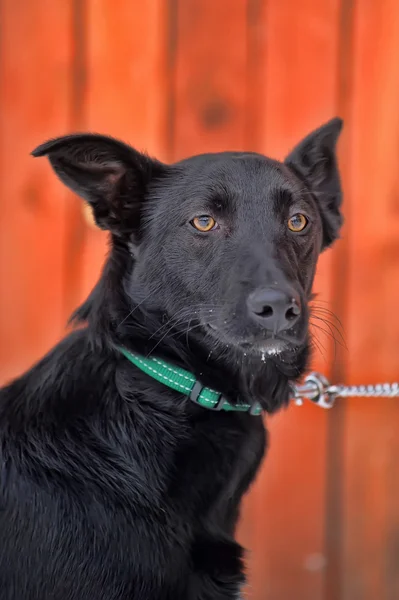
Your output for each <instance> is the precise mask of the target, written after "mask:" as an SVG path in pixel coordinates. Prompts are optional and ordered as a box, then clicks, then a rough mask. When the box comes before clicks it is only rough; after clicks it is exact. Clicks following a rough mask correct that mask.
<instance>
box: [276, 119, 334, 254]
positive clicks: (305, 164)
mask: <svg viewBox="0 0 399 600" xmlns="http://www.w3.org/2000/svg"><path fill="white" fill-rule="evenodd" d="M342 125H343V121H342V119H339V118H335V119H332V120H331V121H329V122H328V123H326V124H325V125H322V127H320V128H319V129H316V131H313V132H312V133H311V134H309V135H308V136H307V137H306V138H305V139H304V140H302V142H300V143H299V144H298V146H296V147H295V148H294V150H293V151H292V152H291V154H289V156H287V158H286V159H285V161H284V162H285V164H286V165H287V166H288V167H290V168H291V169H292V170H293V171H295V173H296V174H297V175H298V176H299V177H300V179H302V181H304V183H305V184H306V186H307V187H308V189H309V191H311V192H312V193H313V194H314V196H315V198H316V200H317V202H318V205H319V207H320V212H321V217H322V221H323V233H324V236H323V249H324V248H327V247H328V246H330V245H331V244H332V242H333V241H334V240H335V239H336V238H337V237H338V235H339V231H340V228H341V225H342V222H343V218H342V214H341V210H340V208H341V202H342V190H341V181H340V176H339V172H338V167H337V157H336V150H335V147H336V143H337V140H338V137H339V134H340V132H341V129H342Z"/></svg>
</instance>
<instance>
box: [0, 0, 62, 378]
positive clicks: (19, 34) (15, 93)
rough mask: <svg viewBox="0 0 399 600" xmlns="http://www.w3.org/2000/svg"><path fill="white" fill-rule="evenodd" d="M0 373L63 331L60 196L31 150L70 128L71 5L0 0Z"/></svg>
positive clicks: (13, 369) (8, 372) (13, 370)
mask: <svg viewBox="0 0 399 600" xmlns="http://www.w3.org/2000/svg"><path fill="white" fill-rule="evenodd" d="M0 10H1V20H0V27H1V35H0V168H1V177H0V205H1V217H0V281H1V293H0V340H1V343H0V379H1V381H2V382H4V381H5V380H7V379H9V378H10V377H12V376H14V375H16V374H17V373H19V372H21V371H22V370H23V369H25V368H27V367H28V366H29V365H30V364H31V362H32V361H34V360H36V359H37V358H38V357H39V356H40V355H41V354H42V353H44V352H45V351H46V350H47V349H48V348H49V347H50V346H51V345H52V344H53V343H54V342H55V341H56V340H57V339H58V338H59V336H60V335H61V333H62V331H63V328H64V312H63V302H64V259H65V218H64V217H65V212H66V204H65V203H66V192H65V189H64V190H63V189H62V188H61V186H60V185H59V183H58V182H57V181H56V178H55V177H54V175H53V173H52V172H51V169H50V167H49V165H48V164H47V161H45V160H34V159H33V158H32V157H30V155H29V154H30V151H31V150H33V148H34V147H35V146H36V145H38V144H39V143H40V142H42V141H43V140H44V139H46V138H48V137H52V136H54V135H57V134H59V133H60V132H65V131H67V130H68V126H69V99H70V92H71V77H70V68H71V56H72V54H71V19H72V13H71V3H70V2H68V0H65V1H64V2H62V3H54V2H52V1H51V0H38V1H37V2H31V1H30V0H1V3H0Z"/></svg>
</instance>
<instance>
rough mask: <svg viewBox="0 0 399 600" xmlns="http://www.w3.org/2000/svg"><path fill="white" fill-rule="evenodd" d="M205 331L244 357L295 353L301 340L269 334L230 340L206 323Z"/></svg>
mask: <svg viewBox="0 0 399 600" xmlns="http://www.w3.org/2000/svg"><path fill="white" fill-rule="evenodd" d="M205 326H206V329H207V330H208V331H209V333H210V334H211V335H212V337H214V338H216V339H217V341H219V342H221V343H224V344H226V345H229V346H232V347H234V348H236V349H237V350H241V351H242V352H243V353H244V354H245V355H247V354H258V355H261V356H262V357H266V356H279V355H280V354H283V353H286V352H289V353H290V354H291V353H295V352H296V351H298V350H299V348H300V346H301V344H302V343H303V340H302V339H300V340H299V339H296V338H292V339H291V338H289V337H288V336H287V338H284V337H282V336H275V335H271V334H270V333H269V334H263V335H261V336H259V337H251V338H249V339H245V338H243V339H239V338H236V337H234V338H231V337H230V336H226V334H225V333H224V332H222V331H221V330H220V329H219V328H218V327H217V326H216V325H215V324H213V323H206V325H205Z"/></svg>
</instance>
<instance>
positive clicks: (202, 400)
mask: <svg viewBox="0 0 399 600" xmlns="http://www.w3.org/2000/svg"><path fill="white" fill-rule="evenodd" d="M119 350H120V351H121V352H122V354H123V355H124V356H125V357H126V358H127V359H128V360H130V362H131V363H133V364H134V365H135V366H136V367H138V368H139V369H141V371H143V373H146V374H147V375H149V376H150V377H152V378H153V379H155V380H156V381H159V382H160V383H163V384H164V385H166V386H168V387H170V388H171V389H172V390H175V391H176V392H180V393H181V394H184V395H185V396H188V397H189V398H190V400H192V401H193V402H195V403H196V404H199V405H200V406H202V407H203V408H208V409H209V410H228V411H240V412H249V413H250V414H251V415H255V416H256V415H260V414H261V412H262V408H261V406H260V405H259V404H258V403H255V404H253V405H251V404H230V403H229V402H228V401H227V400H226V399H225V398H224V397H223V396H222V394H220V393H219V392H216V391H215V390H212V389H211V388H207V387H204V386H203V385H202V384H201V383H200V382H199V381H198V380H197V379H195V377H194V375H193V374H192V373H190V372H189V371H185V370H184V369H181V368H180V367H175V366H172V365H169V364H168V363H166V362H165V361H163V360H161V359H159V358H152V357H147V358H144V357H142V356H139V355H138V354H134V353H133V352H129V351H128V350H126V348H123V347H122V346H121V347H119Z"/></svg>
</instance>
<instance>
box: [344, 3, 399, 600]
mask: <svg viewBox="0 0 399 600" xmlns="http://www.w3.org/2000/svg"><path fill="white" fill-rule="evenodd" d="M353 35H354V56H353V61H354V66H353V73H354V79H353V87H352V112H351V169H350V178H349V179H348V185H347V194H348V195H349V197H350V202H349V214H348V227H347V237H348V244H349V257H348V258H349V278H348V290H347V316H346V321H347V322H346V327H347V330H348V346H349V353H348V358H347V376H348V380H349V381H350V382H352V383H356V382H361V383H364V382H371V383H372V382H377V381H380V380H381V379H382V380H387V381H393V380H396V379H397V378H398V370H399V364H398V350H397V349H398V347H399V316H398V313H397V302H398V295H397V283H396V282H397V275H398V257H399V252H398V249H399V245H398V233H399V220H398V214H399V213H398V206H399V204H398V195H399V179H398V169H397V149H398V139H399V114H398V110H397V106H398V102H399V70H398V66H397V65H398V59H399V6H398V4H397V3H396V2H394V1H392V0H385V1H384V2H378V1H377V0H374V1H369V2H361V1H359V0H358V1H357V2H356V3H355V19H354V32H353ZM398 431H399V404H398V402H397V400H396V401H395V400H392V401H390V400H363V399H361V400H351V401H348V402H347V403H346V405H345V430H344V436H345V437H344V440H343V444H344V445H343V453H342V454H343V471H342V473H343V489H342V499H341V501H342V511H343V523H342V536H343V540H342V542H343V548H342V564H343V565H344V568H343V587H342V597H343V598H344V600H346V599H348V600H349V599H350V600H360V599H361V600H372V599H374V598H379V599H381V600H393V599H394V598H398V597H399V485H398V478H397V476H396V470H397V465H398V462H399V443H398V439H399V436H398ZM395 465H396V467H395Z"/></svg>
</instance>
